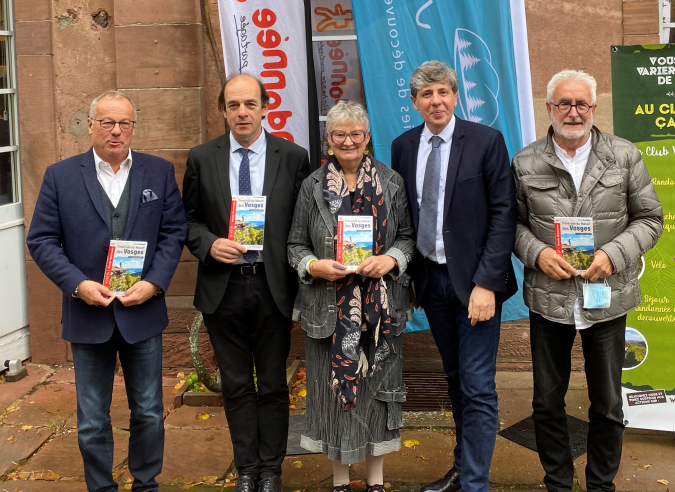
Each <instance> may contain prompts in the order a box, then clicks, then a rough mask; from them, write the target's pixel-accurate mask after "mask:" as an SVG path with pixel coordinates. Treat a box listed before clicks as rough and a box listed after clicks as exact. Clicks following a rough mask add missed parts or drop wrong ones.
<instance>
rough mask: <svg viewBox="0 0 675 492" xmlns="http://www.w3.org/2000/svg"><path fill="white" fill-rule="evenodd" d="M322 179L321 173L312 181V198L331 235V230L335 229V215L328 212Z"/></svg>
mask: <svg viewBox="0 0 675 492" xmlns="http://www.w3.org/2000/svg"><path fill="white" fill-rule="evenodd" d="M312 179H315V178H312ZM323 180H324V175H323V173H322V174H321V175H320V176H319V178H318V179H317V181H316V182H315V183H314V200H315V201H316V206H317V207H318V208H319V212H321V218H322V219H323V221H324V222H325V223H326V227H327V228H328V230H329V231H330V233H331V235H333V231H334V230H335V229H334V225H335V216H334V215H333V214H332V213H330V210H329V209H328V205H327V204H326V200H324V198H323Z"/></svg>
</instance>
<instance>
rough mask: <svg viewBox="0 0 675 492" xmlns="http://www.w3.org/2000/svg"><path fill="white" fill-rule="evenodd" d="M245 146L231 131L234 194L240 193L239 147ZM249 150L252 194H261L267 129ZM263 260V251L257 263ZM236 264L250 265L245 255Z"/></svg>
mask: <svg viewBox="0 0 675 492" xmlns="http://www.w3.org/2000/svg"><path fill="white" fill-rule="evenodd" d="M241 148H244V147H243V146H242V145H240V144H239V142H237V141H236V140H235V139H234V137H233V136H232V132H230V193H232V196H234V195H238V194H239V167H240V166H241V154H240V153H239V152H237V149H241ZM248 150H250V151H251V152H249V153H248V165H249V168H250V170H251V194H252V195H256V196H261V195H262V194H263V184H265V154H266V153H267V137H266V136H265V131H264V130H263V132H262V133H261V134H260V136H259V137H258V139H257V140H256V141H255V142H253V143H252V144H251V145H250V146H249V147H248ZM262 262H263V252H262V251H261V252H260V254H259V255H258V259H257V260H256V263H262ZM234 264H235V265H248V263H247V262H246V261H245V260H244V257H243V256H240V257H239V259H238V260H237V261H236V262H235V263H234Z"/></svg>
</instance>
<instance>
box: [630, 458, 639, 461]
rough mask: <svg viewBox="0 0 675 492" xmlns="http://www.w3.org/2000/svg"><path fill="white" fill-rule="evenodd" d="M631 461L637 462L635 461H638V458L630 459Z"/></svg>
mask: <svg viewBox="0 0 675 492" xmlns="http://www.w3.org/2000/svg"><path fill="white" fill-rule="evenodd" d="M631 459H632V460H633V461H637V460H639V459H640V458H631Z"/></svg>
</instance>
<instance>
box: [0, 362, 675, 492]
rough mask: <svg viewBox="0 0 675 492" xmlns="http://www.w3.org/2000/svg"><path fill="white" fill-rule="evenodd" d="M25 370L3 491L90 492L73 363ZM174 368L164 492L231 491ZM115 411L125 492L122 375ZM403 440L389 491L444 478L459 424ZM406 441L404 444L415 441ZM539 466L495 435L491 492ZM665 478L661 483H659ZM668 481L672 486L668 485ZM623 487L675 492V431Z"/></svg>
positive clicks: (3, 462)
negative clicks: (182, 399)
mask: <svg viewBox="0 0 675 492" xmlns="http://www.w3.org/2000/svg"><path fill="white" fill-rule="evenodd" d="M28 371H29V376H28V377H27V378H25V379H23V380H22V381H19V382H17V383H5V382H4V381H3V380H0V492H80V491H82V492H86V487H85V485H84V478H83V473H84V472H83V467H82V460H81V458H80V455H79V450H78V447H77V428H76V426H77V419H76V401H75V385H74V372H73V370H72V367H67V366H66V367H57V366H47V365H35V364H30V365H29V366H28ZM175 376H176V374H168V375H167V376H166V377H165V378H164V390H165V391H164V394H165V397H164V402H165V409H166V420H165V424H166V446H165V459H164V468H163V471H162V474H161V475H160V476H159V477H158V480H159V481H160V482H161V483H162V486H161V487H160V491H162V492H170V491H175V492H178V491H180V490H187V489H194V490H195V491H200V492H216V491H223V490H227V489H228V488H230V487H232V486H233V484H234V482H233V480H234V478H235V475H233V473H236V471H235V470H234V467H233V465H232V445H231V444H230V437H229V429H228V427H227V421H226V420H225V415H224V413H223V409H222V407H188V406H182V407H180V408H175V407H174V398H175V390H176V386H177V385H178V384H179V383H180V381H181V380H180V379H179V378H176V377H175ZM584 386H585V379H584V375H583V374H574V375H573V377H572V381H571V383H570V391H569V394H568V399H567V409H568V412H569V414H570V415H573V416H575V417H578V418H581V419H586V412H587V408H588V399H587V397H586V389H585V387H584ZM531 388H532V375H531V373H506V372H504V373H498V375H497V389H498V392H499V422H500V428H505V427H508V426H510V425H512V424H514V423H516V422H518V421H520V420H522V419H524V418H526V417H528V416H529V415H530V414H531V404H530V399H531V394H532V390H531ZM302 389H303V386H302V384H299V385H296V387H295V388H294V389H293V395H292V401H293V405H294V407H293V408H297V409H298V410H294V411H293V412H292V413H301V412H302V408H303V405H304V399H303V398H302V396H300V395H302ZM111 416H112V422H113V427H114V439H115V456H114V464H115V469H114V472H115V476H116V478H117V480H118V482H119V483H120V491H123V490H128V489H130V488H131V486H130V482H131V480H132V479H131V476H130V475H129V472H128V470H127V452H128V449H127V446H128V435H129V433H128V422H129V410H128V407H127V403H126V395H125V391H124V381H123V378H122V377H119V378H117V379H116V381H115V387H114V391H113V402H112V408H111ZM404 422H405V428H404V430H403V432H402V436H401V437H402V440H403V442H406V441H410V442H413V441H417V442H418V443H419V444H415V446H414V447H402V449H401V451H400V452H397V453H392V454H391V455H389V456H387V458H386V460H385V480H387V481H388V482H387V484H386V485H385V486H386V487H387V489H388V490H390V491H391V492H394V491H401V492H408V491H411V492H412V491H417V490H418V489H419V486H420V484H423V483H426V482H429V481H432V480H435V479H437V478H438V477H440V476H442V475H444V474H445V472H446V471H447V470H448V468H449V467H450V466H451V465H452V449H453V447H454V445H455V436H454V423H453V420H452V415H451V414H450V413H448V412H441V411H439V412H425V413H420V412H415V413H406V415H405V417H404ZM410 442H408V444H410ZM585 461H586V455H583V456H581V457H579V458H578V459H577V460H576V462H575V464H576V469H577V473H578V477H579V480H578V482H579V483H578V486H576V487H575V489H577V490H581V489H583V488H584V485H585V480H584V478H585V477H584V465H585ZM351 476H352V480H353V482H352V485H353V488H354V490H355V492H363V490H365V467H364V466H363V464H357V465H354V466H353V467H352V469H351ZM542 477H543V470H542V468H541V465H540V464H539V460H538V458H537V455H536V453H534V452H533V451H530V450H529V449H527V448H524V447H522V446H519V445H517V444H514V443H512V442H511V441H508V440H506V439H504V438H502V437H497V443H496V449H495V453H494V458H493V461H492V468H491V471H490V482H491V489H492V490H495V491H507V490H518V491H528V490H542V488H543V486H542V484H541V480H542ZM283 480H284V484H285V486H284V488H285V491H286V492H319V491H320V492H327V491H328V490H330V488H331V483H332V482H331V468H330V463H329V462H328V460H327V459H326V458H325V457H324V456H322V455H300V456H288V457H287V458H286V460H285V462H284V465H283ZM659 481H662V482H659ZM665 481H667V482H668V484H666V483H664V482H665ZM615 482H616V486H617V490H619V491H655V492H656V491H658V492H670V491H671V490H675V434H672V433H670V434H668V433H650V432H645V431H635V430H629V431H628V432H627V434H626V439H625V442H624V449H623V459H622V464H621V469H620V470H619V474H618V475H617V478H616V481H615Z"/></svg>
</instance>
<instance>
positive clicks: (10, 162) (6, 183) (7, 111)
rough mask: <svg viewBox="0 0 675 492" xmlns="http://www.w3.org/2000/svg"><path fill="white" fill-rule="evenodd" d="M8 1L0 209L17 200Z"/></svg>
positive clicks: (2, 25)
mask: <svg viewBox="0 0 675 492" xmlns="http://www.w3.org/2000/svg"><path fill="white" fill-rule="evenodd" d="M11 7H12V5H11V0H0V206H3V205H7V204H11V203H16V202H18V201H19V199H20V193H19V186H20V183H19V178H18V174H19V173H18V167H19V163H18V160H19V159H18V150H19V147H18V143H17V138H16V135H17V131H18V125H17V112H18V108H17V102H16V56H15V51H14V21H13V18H12V13H13V12H12V8H11Z"/></svg>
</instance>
